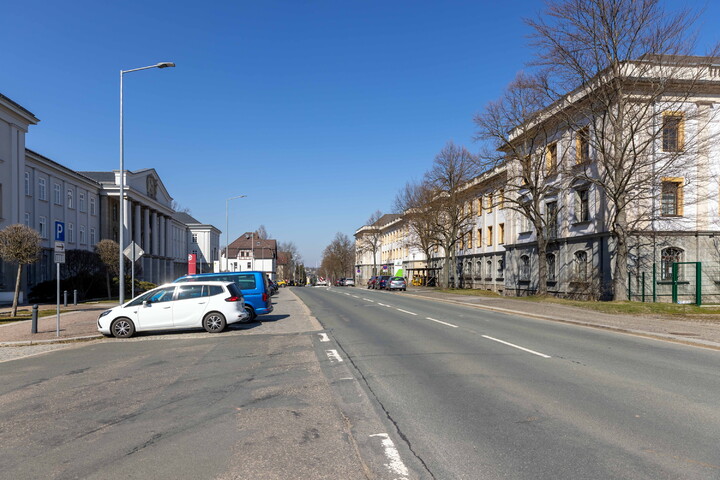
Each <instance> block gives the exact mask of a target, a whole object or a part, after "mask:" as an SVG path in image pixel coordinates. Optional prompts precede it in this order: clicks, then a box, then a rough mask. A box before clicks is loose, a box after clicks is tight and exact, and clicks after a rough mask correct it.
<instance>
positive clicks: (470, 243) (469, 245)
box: [467, 231, 473, 248]
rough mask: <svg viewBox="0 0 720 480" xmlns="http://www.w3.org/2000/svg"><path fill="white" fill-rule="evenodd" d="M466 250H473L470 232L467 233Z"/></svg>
mask: <svg viewBox="0 0 720 480" xmlns="http://www.w3.org/2000/svg"><path fill="white" fill-rule="evenodd" d="M467 248H473V246H472V231H470V232H468V233H467Z"/></svg>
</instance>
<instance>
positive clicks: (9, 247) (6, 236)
mask: <svg viewBox="0 0 720 480" xmlns="http://www.w3.org/2000/svg"><path fill="white" fill-rule="evenodd" d="M40 250H41V249H40V234H39V233H38V232H37V231H36V230H34V229H32V228H30V227H28V226H25V225H20V224H15V225H8V226H7V227H5V228H3V229H2V230H0V258H2V259H3V260H5V261H6V262H9V263H14V264H15V265H17V277H16V278H15V295H14V296H13V304H12V316H13V317H15V316H17V306H18V298H19V297H20V280H21V278H22V266H23V265H29V264H31V263H35V262H36V261H37V259H38V257H39V256H40Z"/></svg>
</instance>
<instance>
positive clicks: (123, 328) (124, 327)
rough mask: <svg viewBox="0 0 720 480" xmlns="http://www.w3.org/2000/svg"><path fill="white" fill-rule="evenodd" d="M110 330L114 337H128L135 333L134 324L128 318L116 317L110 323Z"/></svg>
mask: <svg viewBox="0 0 720 480" xmlns="http://www.w3.org/2000/svg"><path fill="white" fill-rule="evenodd" d="M110 332H111V333H112V334H113V337H115V338H130V337H132V336H133V334H134V333H135V325H133V322H132V321H131V320H130V319H129V318H116V319H115V320H113V322H112V323H111V324H110Z"/></svg>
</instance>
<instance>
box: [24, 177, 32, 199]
mask: <svg viewBox="0 0 720 480" xmlns="http://www.w3.org/2000/svg"><path fill="white" fill-rule="evenodd" d="M25 195H27V196H28V197H29V196H31V195H32V192H31V191H30V172H25Z"/></svg>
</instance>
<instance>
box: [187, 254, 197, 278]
mask: <svg viewBox="0 0 720 480" xmlns="http://www.w3.org/2000/svg"><path fill="white" fill-rule="evenodd" d="M196 273H197V255H195V254H194V253H191V254H189V255H188V275H194V274H196Z"/></svg>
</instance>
